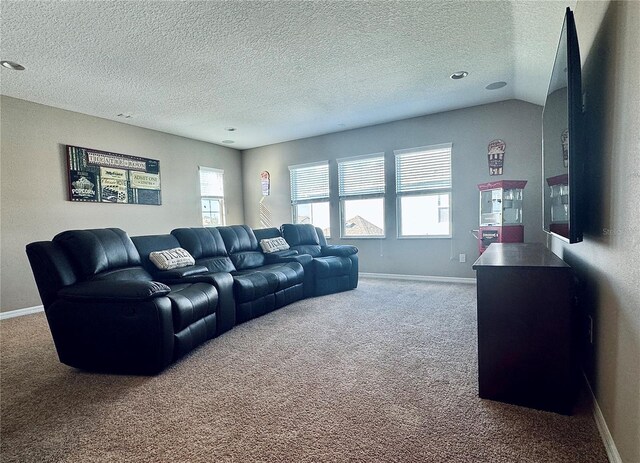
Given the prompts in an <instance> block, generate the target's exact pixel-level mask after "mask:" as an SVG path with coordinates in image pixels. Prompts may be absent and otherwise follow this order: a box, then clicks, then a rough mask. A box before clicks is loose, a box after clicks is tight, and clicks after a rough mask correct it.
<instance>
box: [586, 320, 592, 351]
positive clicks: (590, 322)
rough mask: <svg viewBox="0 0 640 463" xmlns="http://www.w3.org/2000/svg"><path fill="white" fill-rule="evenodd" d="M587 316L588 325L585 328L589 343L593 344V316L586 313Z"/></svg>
mask: <svg viewBox="0 0 640 463" xmlns="http://www.w3.org/2000/svg"><path fill="white" fill-rule="evenodd" d="M587 318H588V319H589V326H588V328H587V329H588V330H589V344H593V318H592V317H591V315H587Z"/></svg>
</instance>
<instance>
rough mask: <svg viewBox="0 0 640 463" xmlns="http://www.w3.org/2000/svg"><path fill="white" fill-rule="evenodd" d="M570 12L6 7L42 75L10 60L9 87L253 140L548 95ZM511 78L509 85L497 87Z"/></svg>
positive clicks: (12, 35) (16, 93)
mask: <svg viewBox="0 0 640 463" xmlns="http://www.w3.org/2000/svg"><path fill="white" fill-rule="evenodd" d="M566 6H571V7H574V6H575V0H573V1H570V2H558V1H519V0H513V1H475V0H460V1H444V2H443V1H440V2H434V1H426V0H423V1H388V0H384V1H376V0H367V1H328V0H326V1H324V0H318V1H248V0H236V1H115V0H112V1H93V2H89V1H80V2H73V1H71V2H60V1H53V2H48V1H47V2H36V1H8V0H3V1H2V3H1V4H0V12H1V30H2V33H1V42H0V59H2V60H10V61H14V62H17V63H20V64H21V65H23V66H24V67H25V68H26V69H25V70H24V71H11V70H9V69H5V68H2V69H1V71H2V72H1V74H0V77H1V81H0V82H1V84H0V92H1V93H2V94H3V95H8V96H12V97H16V98H21V99H25V100H29V101H33V102H36V103H42V104H45V105H50V106H54V107H58V108H63V109H67V110H71V111H77V112H80V113H84V114H90V115H93V116H98V117H102V118H106V119H111V120H114V121H120V122H123V123H126V124H132V125H136V126H140V127H146V128H150V129H155V130H160V131H163V132H168V133H172V134H176V135H181V136H184V137H189V138H193V139H197V140H204V141H208V142H213V143H219V144H224V143H223V141H225V140H227V143H226V144H228V145H229V146H231V147H234V148H238V149H246V148H251V147H256V146H262V145H267V144H272V143H277V142H281V141H286V140H291V139H297V138H303V137H308V136H314V135H320V134H324V133H330V132H336V131H341V130H348V129H351V128H356V127H362V126H367V125H372V124H377V123H383V122H388V121H393V120H398V119H404V118H407V117H413V116H418V115H424V114H430V113H435V112H441V111H446V110H451V109H457V108H463V107H468V106H474V105H479V104H483V103H489V102H495V101H501V100H507V99H512V98H517V99H521V100H524V101H529V102H532V103H536V104H542V103H543V101H544V97H545V95H546V90H547V86H548V84H549V78H550V75H551V68H552V66H553V58H554V56H555V51H556V46H557V42H558V38H559V34H560V30H561V27H562V21H563V17H564V9H565V8H566ZM463 70H464V71H468V72H469V75H468V76H467V77H466V78H464V79H460V80H452V79H450V78H449V76H450V75H451V74H452V73H453V72H455V71H463ZM496 81H504V82H506V83H507V85H506V86H505V87H503V88H501V89H498V90H487V89H485V87H486V86H487V85H488V84H490V83H493V82H496ZM119 115H120V116H119ZM127 116H128V117H127ZM230 127H232V128H235V129H236V130H235V131H228V130H226V129H227V128H230ZM229 140H232V141H233V144H231V143H228V141H229Z"/></svg>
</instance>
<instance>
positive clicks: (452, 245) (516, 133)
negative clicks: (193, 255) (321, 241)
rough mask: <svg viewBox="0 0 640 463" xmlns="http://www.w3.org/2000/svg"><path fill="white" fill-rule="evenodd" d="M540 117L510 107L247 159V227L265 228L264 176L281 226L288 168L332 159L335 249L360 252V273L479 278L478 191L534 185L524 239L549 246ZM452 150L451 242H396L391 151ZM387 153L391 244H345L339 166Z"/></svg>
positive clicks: (316, 141) (293, 145)
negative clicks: (495, 153) (500, 153)
mask: <svg viewBox="0 0 640 463" xmlns="http://www.w3.org/2000/svg"><path fill="white" fill-rule="evenodd" d="M541 115H542V108H541V107H540V106H536V105H532V104H529V103H525V102H522V101H517V100H511V101H505V102H501V103H493V104H488V105H482V106H476V107H472V108H467V109H460V110H456V111H450V112H446V113H440V114H434V115H429V116H423V117H416V118H412V119H406V120H402V121H398V122H391V123H387V124H381V125H376V126H371V127H365V128H361V129H355V130H349V131H344V132H339V133H333V134H329V135H324V136H319V137H312V138H306V139H302V140H294V141H290V142H286V143H279V144H275V145H270V146H265V147H261V148H255V149H252V150H247V151H244V152H243V156H242V162H243V178H244V198H245V202H244V208H245V219H246V221H247V224H248V225H250V226H253V227H258V226H260V208H259V204H260V200H261V198H262V196H261V192H260V172H261V171H263V170H267V171H269V172H270V174H271V195H270V196H268V197H267V198H265V200H264V201H263V204H262V205H263V207H266V208H267V209H268V210H269V213H270V215H271V223H272V224H273V225H274V226H279V225H280V224H282V223H285V222H290V221H291V203H290V185H289V171H288V166H289V165H293V164H300V163H307V162H313V161H321V160H327V159H329V160H331V162H330V175H331V214H332V215H331V222H332V225H331V227H332V231H331V234H332V236H333V239H332V240H331V241H332V242H333V243H349V244H354V245H356V246H358V248H359V249H360V269H361V271H363V272H375V273H395V274H409V275H429V276H453V277H471V278H473V277H475V274H474V272H473V270H472V269H471V265H472V264H473V262H474V261H475V259H476V258H477V257H478V249H477V241H476V240H475V239H474V238H473V236H472V235H471V233H470V231H471V230H472V229H477V228H478V220H479V217H478V204H479V192H478V189H477V184H478V183H483V182H488V181H493V180H500V179H509V180H528V182H529V183H528V184H527V186H526V188H525V197H524V225H525V239H526V240H527V241H530V242H532V241H536V242H544V240H545V235H544V233H543V232H542V219H541V202H542V199H541V198H542V196H541V195H542V192H541V182H542V174H541V165H542V164H541V163H542V161H541V155H540V153H541V130H542V129H541V127H542V126H541ZM495 138H501V139H503V140H504V141H505V142H506V144H507V150H506V161H505V169H504V175H502V176H494V177H491V176H490V175H489V169H488V166H487V144H488V143H489V142H490V141H491V140H493V139H495ZM449 142H451V143H453V148H452V169H453V172H452V176H453V194H452V196H453V197H452V211H453V212H452V214H453V215H452V222H453V225H452V227H453V238H452V239H442V238H431V239H397V238H396V215H395V211H396V207H395V202H396V198H395V190H394V188H395V179H394V157H393V150H396V149H402V148H413V147H419V146H426V145H434V144H440V143H449ZM382 151H384V152H385V156H386V183H387V195H386V196H387V198H386V201H385V216H386V217H385V224H386V238H385V239H349V240H347V239H340V238H339V234H340V226H339V212H338V207H339V206H338V203H339V201H338V193H337V175H338V173H337V165H336V162H335V159H336V158H342V157H347V156H357V155H361V154H368V153H377V152H382ZM460 253H466V254H467V262H466V263H460V262H458V254H460Z"/></svg>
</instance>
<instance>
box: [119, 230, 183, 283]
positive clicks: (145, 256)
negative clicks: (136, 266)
mask: <svg viewBox="0 0 640 463" xmlns="http://www.w3.org/2000/svg"><path fill="white" fill-rule="evenodd" d="M131 241H133V244H134V245H135V247H136V249H137V250H138V253H139V254H140V261H141V262H142V266H143V267H144V268H145V269H146V270H147V271H148V272H149V273H151V274H152V275H154V274H156V273H157V272H158V270H159V269H158V267H157V266H156V265H155V264H154V263H153V262H151V259H150V258H149V256H150V254H151V253H152V252H158V251H165V250H167V249H175V248H179V247H180V243H179V242H178V239H177V238H176V237H175V236H173V235H145V236H132V237H131Z"/></svg>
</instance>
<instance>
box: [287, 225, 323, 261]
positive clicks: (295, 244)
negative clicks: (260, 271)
mask: <svg viewBox="0 0 640 463" xmlns="http://www.w3.org/2000/svg"><path fill="white" fill-rule="evenodd" d="M280 230H281V231H282V236H283V237H284V239H285V240H287V243H289V246H291V249H293V250H295V251H298V253H299V254H309V255H310V256H311V257H318V256H320V254H321V249H320V237H319V236H318V232H317V230H316V228H315V227H314V226H313V225H311V224H307V223H304V224H302V223H295V224H294V223H285V224H283V225H282V227H281V228H280ZM323 238H324V236H323ZM325 243H326V241H325Z"/></svg>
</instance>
